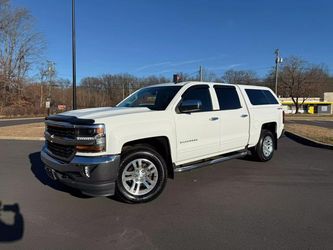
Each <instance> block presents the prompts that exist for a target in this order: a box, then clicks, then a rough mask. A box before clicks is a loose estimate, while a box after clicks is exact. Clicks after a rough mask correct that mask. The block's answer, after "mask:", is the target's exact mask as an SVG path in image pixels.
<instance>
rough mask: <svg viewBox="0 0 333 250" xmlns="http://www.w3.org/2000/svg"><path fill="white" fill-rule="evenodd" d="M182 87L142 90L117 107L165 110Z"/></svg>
mask: <svg viewBox="0 0 333 250" xmlns="http://www.w3.org/2000/svg"><path fill="white" fill-rule="evenodd" d="M181 87H182V86H179V85H178V86H177V85H175V86H161V87H148V88H143V89H140V90H139V91H137V92H135V93H133V94H132V95H130V96H129V97H128V98H126V99H125V100H123V101H122V102H120V103H119V104H118V105H117V107H146V108H149V109H152V110H165V109H166V107H167V106H168V105H169V103H170V102H171V100H172V99H173V97H174V96H175V95H176V94H177V92H178V91H179V90H180V88H181Z"/></svg>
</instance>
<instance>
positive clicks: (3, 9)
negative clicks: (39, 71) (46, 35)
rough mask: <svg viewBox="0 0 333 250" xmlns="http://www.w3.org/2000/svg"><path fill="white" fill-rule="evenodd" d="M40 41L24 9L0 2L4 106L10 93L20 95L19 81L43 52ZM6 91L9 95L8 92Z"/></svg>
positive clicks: (0, 42)
mask: <svg viewBox="0 0 333 250" xmlns="http://www.w3.org/2000/svg"><path fill="white" fill-rule="evenodd" d="M43 44H44V43H43V40H42V38H41V36H40V34H39V33H37V32H35V31H34V30H33V20H32V16H31V15H30V13H29V12H28V11H27V10H26V9H24V8H13V7H12V6H11V5H10V1H9V0H0V76H1V79H2V81H1V82H0V88H2V92H1V93H2V95H3V96H2V99H3V103H2V104H6V103H7V98H8V97H9V95H6V93H7V94H12V93H13V92H16V93H21V90H22V80H23V79H24V77H25V76H26V73H27V72H28V71H29V70H30V69H31V67H32V64H33V63H34V62H35V61H36V59H37V58H38V56H39V55H40V52H41V51H42V49H43V47H44V46H43ZM8 92H9V93H8Z"/></svg>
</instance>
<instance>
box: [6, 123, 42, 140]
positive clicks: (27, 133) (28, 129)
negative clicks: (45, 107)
mask: <svg viewBox="0 0 333 250" xmlns="http://www.w3.org/2000/svg"><path fill="white" fill-rule="evenodd" d="M44 128H45V126H44V123H43V122H41V123H31V124H24V125H14V126H8V127H0V136H2V137H43V136H44Z"/></svg>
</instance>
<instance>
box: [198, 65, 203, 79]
mask: <svg viewBox="0 0 333 250" xmlns="http://www.w3.org/2000/svg"><path fill="white" fill-rule="evenodd" d="M202 71H203V69H202V66H201V65H200V68H199V79H200V82H202V81H203V74H202Z"/></svg>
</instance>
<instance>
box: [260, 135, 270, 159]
mask: <svg viewBox="0 0 333 250" xmlns="http://www.w3.org/2000/svg"><path fill="white" fill-rule="evenodd" d="M262 147H263V148H262V151H263V154H264V156H265V157H269V156H270V155H271V154H272V152H273V139H272V137H270V136H266V137H265V138H264V141H263V143H262Z"/></svg>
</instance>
